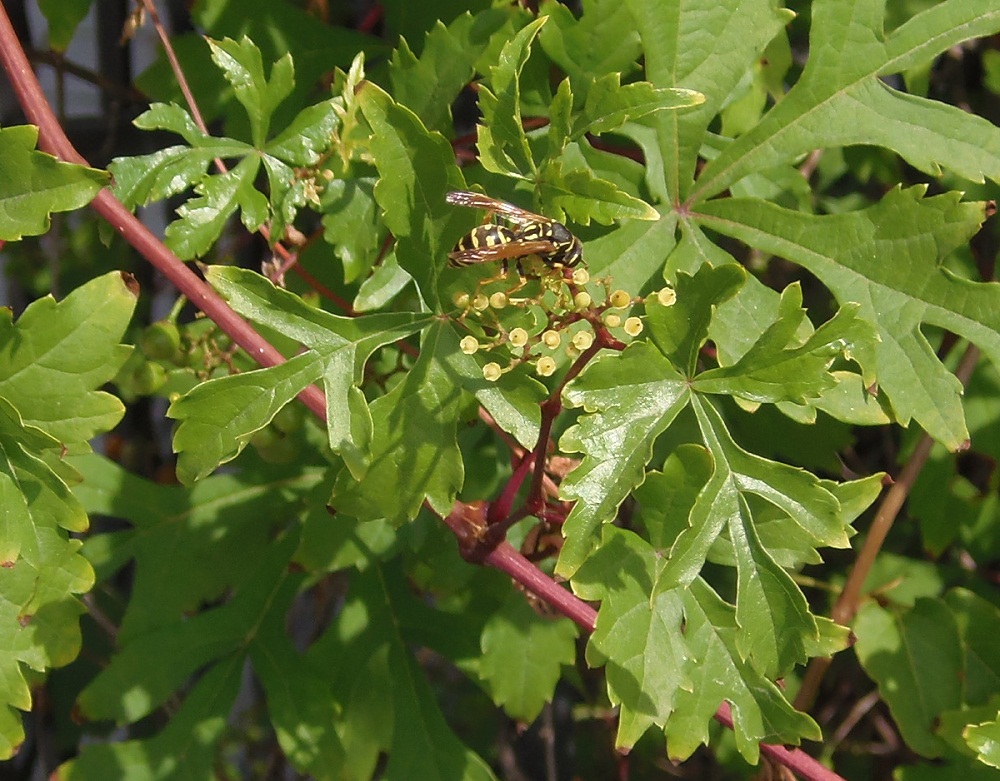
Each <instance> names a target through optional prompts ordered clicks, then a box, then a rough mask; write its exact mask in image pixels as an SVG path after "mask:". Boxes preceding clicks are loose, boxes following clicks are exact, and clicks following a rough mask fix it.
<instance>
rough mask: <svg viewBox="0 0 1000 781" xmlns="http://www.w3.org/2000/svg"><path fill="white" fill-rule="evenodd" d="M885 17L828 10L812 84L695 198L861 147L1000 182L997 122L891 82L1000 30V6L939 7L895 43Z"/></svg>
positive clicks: (725, 159) (837, 2)
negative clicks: (806, 157) (817, 153)
mask: <svg viewBox="0 0 1000 781" xmlns="http://www.w3.org/2000/svg"><path fill="white" fill-rule="evenodd" d="M883 10H884V9H883V6H882V5H881V4H880V3H878V2H870V1H869V2H865V3H863V4H862V5H861V6H856V4H855V3H854V2H852V1H851V0H829V1H828V2H825V3H822V4H820V5H818V6H817V7H816V9H815V10H814V12H813V14H812V20H811V22H812V23H811V36H810V43H809V52H810V56H809V59H808V61H807V63H806V68H805V71H804V72H803V73H802V77H801V78H800V79H799V81H798V82H797V83H796V84H795V86H794V87H793V88H792V90H791V91H790V92H789V93H788V94H787V95H785V96H784V97H783V98H782V99H781V101H779V102H778V103H777V105H775V107H774V108H773V109H772V110H771V111H769V112H768V113H767V114H766V115H765V116H764V118H763V119H762V120H761V121H760V122H759V123H758V124H757V126H756V127H754V129H753V130H751V131H750V132H749V133H747V134H745V135H743V136H741V137H740V138H738V139H737V140H736V141H735V142H734V143H732V144H730V145H729V146H728V147H727V148H726V149H725V150H724V151H723V152H722V154H720V155H719V156H718V157H717V158H715V159H714V160H712V161H711V162H710V163H709V164H708V166H706V168H705V170H704V171H703V172H702V175H701V177H700V179H699V181H698V185H697V188H696V191H695V193H693V194H692V197H693V198H694V199H696V200H702V199H704V198H706V197H708V196H710V195H714V194H717V193H720V192H722V191H723V190H725V189H726V188H727V187H730V186H731V185H733V184H734V183H736V182H737V181H739V180H740V179H742V178H743V177H744V176H746V175H748V174H749V173H751V172H753V171H763V170H765V169H768V168H772V167H774V166H775V165H777V164H778V163H781V162H785V161H789V160H794V159H795V158H797V157H799V156H801V155H803V154H806V153H808V152H810V151H812V150H814V149H824V148H830V147H837V146H848V145H851V144H875V145H878V146H883V147H885V148H887V149H891V150H893V151H895V152H896V153H897V154H899V155H900V156H902V157H903V158H904V159H905V160H906V161H907V162H908V163H910V164H911V165H912V166H914V167H915V168H918V169H919V170H921V171H924V172H925V173H927V174H929V175H931V176H937V175H938V174H939V173H940V170H941V169H942V168H945V169H947V170H950V171H953V172H954V173H956V174H957V175H959V176H961V177H963V178H965V179H969V180H971V181H974V182H982V181H983V178H984V176H985V177H988V178H990V179H993V180H994V181H998V180H1000V132H998V131H997V128H996V127H995V126H994V125H993V124H991V123H990V122H989V121H988V120H986V119H983V118H982V117H977V116H975V115H974V114H970V113H968V112H966V111H963V110H962V109H960V108H958V107H956V106H946V105H944V104H942V103H938V102H936V101H932V100H928V99H926V98H920V97H917V96H915V95H907V94H904V93H901V92H898V91H896V90H894V89H892V88H891V87H889V86H888V84H887V83H886V82H885V80H884V77H886V76H889V75H891V74H894V73H899V72H901V71H903V70H905V69H906V68H908V67H911V66H912V65H913V64H914V63H916V62H919V61H921V60H923V59H929V58H930V57H932V56H933V55H934V54H937V53H939V52H943V51H947V50H948V48H949V47H952V46H956V45H958V44H960V43H961V42H962V41H965V40H968V39H969V38H975V37H980V36H988V35H992V34H994V33H995V32H997V31H998V30H1000V14H997V9H996V5H995V4H994V3H993V2H991V0H963V1H962V2H957V1H956V0H952V1H951V2H944V3H937V4H935V5H933V6H932V7H930V8H928V9H927V10H926V11H924V12H923V13H921V14H917V15H916V16H914V17H913V18H912V19H910V20H909V21H908V22H907V23H906V24H904V25H903V26H901V27H899V28H898V29H896V30H894V31H893V32H892V33H891V34H889V35H888V36H886V35H884V34H883V32H882V30H883ZM847 42H849V45H846V44H847ZM648 53H649V52H648V50H647V55H648ZM653 81H654V83H657V81H656V80H655V79H654V80H653ZM684 83H685V84H686V85H687V84H688V82H686V81H685V82H684ZM691 86H694V87H695V88H697V85H695V84H691Z"/></svg>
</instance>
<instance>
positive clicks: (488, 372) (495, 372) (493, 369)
mask: <svg viewBox="0 0 1000 781" xmlns="http://www.w3.org/2000/svg"><path fill="white" fill-rule="evenodd" d="M501 374H503V370H502V369H501V368H500V364H499V363H494V362H493V361H490V362H489V363H488V364H486V365H485V366H484V367H483V377H484V378H485V379H486V381H487V382H496V381H497V380H499V379H500V375H501Z"/></svg>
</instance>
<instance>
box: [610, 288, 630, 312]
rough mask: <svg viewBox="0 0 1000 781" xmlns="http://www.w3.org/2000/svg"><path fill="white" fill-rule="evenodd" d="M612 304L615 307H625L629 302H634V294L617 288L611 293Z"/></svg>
mask: <svg viewBox="0 0 1000 781" xmlns="http://www.w3.org/2000/svg"><path fill="white" fill-rule="evenodd" d="M610 301H611V306H613V307H614V308H615V309H624V308H625V307H627V306H628V305H629V304H631V303H632V296H630V295H629V294H628V293H626V292H625V291H624V290H616V291H615V292H614V293H612V294H611V299H610Z"/></svg>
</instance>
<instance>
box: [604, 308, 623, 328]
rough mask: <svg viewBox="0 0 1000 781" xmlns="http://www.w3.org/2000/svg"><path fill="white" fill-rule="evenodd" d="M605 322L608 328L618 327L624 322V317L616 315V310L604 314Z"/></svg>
mask: <svg viewBox="0 0 1000 781" xmlns="http://www.w3.org/2000/svg"><path fill="white" fill-rule="evenodd" d="M604 324H605V325H606V326H607V327H608V328H617V327H618V326H620V325H621V324H622V318H621V316H620V315H616V314H615V313H614V312H608V313H607V314H606V315H604Z"/></svg>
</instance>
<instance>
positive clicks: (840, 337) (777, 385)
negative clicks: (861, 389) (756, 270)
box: [693, 284, 878, 404]
mask: <svg viewBox="0 0 1000 781" xmlns="http://www.w3.org/2000/svg"><path fill="white" fill-rule="evenodd" d="M801 305H802V289H801V287H799V285H798V284H793V285H789V286H788V287H787V288H785V290H784V291H783V292H782V294H781V303H780V305H779V308H778V317H777V319H776V320H775V321H774V323H773V324H772V325H771V326H770V327H769V328H768V329H767V330H766V331H765V332H764V333H763V334H762V335H761V336H760V338H759V339H758V340H757V342H756V343H754V345H753V346H751V348H750V349H749V350H748V351H747V352H746V353H745V354H744V355H743V357H742V358H740V359H739V360H738V361H737V362H736V363H734V364H732V365H730V366H725V367H720V368H717V369H709V370H708V371H705V372H702V373H701V374H699V375H698V378H697V380H695V385H694V386H693V387H694V389H695V390H696V391H698V392H700V393H724V394H727V395H730V396H737V397H739V398H742V399H746V400H747V401H751V402H754V403H775V402H779V401H791V402H795V403H797V404H804V403H806V402H808V401H810V400H813V399H816V398H819V397H820V396H821V395H822V394H823V392H824V391H827V390H829V389H830V388H832V387H834V385H835V384H836V382H837V381H836V379H834V377H833V376H832V375H831V374H830V373H829V372H828V371H827V369H829V368H830V366H831V364H832V363H833V361H834V359H835V358H836V357H837V356H838V355H839V354H843V355H844V357H846V358H855V359H856V360H857V361H858V363H859V364H860V365H861V366H862V367H864V368H866V369H868V372H867V375H868V376H866V377H864V378H863V379H864V381H865V383H866V384H869V385H870V384H871V383H873V382H874V380H875V377H874V373H873V372H872V371H871V367H872V366H873V364H874V362H875V361H874V350H875V345H876V342H877V341H878V338H877V336H876V334H875V329H874V327H873V326H872V325H871V324H870V323H869V322H868V321H866V320H862V319H860V318H859V317H858V310H859V308H860V307H859V306H858V305H856V304H853V305H852V304H848V305H846V306H845V307H844V308H842V309H841V310H840V311H839V312H837V314H836V315H834V317H833V318H832V319H831V320H829V321H827V322H826V323H824V324H823V325H822V326H821V327H820V328H819V329H818V330H817V331H815V332H814V333H813V334H812V336H810V337H809V339H808V340H807V341H805V343H802V344H797V342H798V340H797V339H796V332H797V331H799V329H800V326H801V325H802V323H803V322H805V320H806V313H805V310H804V309H802V308H801Z"/></svg>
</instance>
